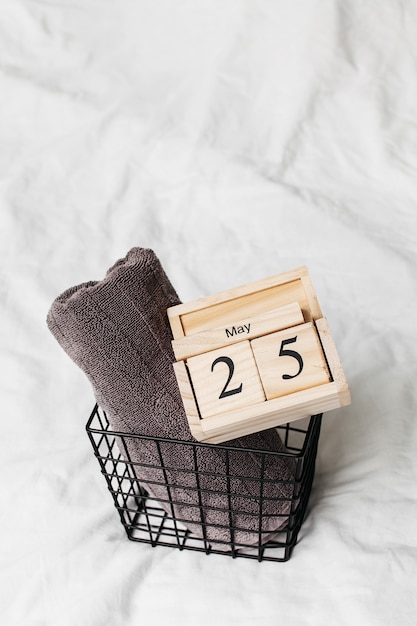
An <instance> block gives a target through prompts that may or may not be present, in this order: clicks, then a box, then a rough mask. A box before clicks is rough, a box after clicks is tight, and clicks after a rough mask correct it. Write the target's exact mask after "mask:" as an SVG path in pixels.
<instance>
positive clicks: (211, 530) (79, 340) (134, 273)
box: [47, 248, 295, 549]
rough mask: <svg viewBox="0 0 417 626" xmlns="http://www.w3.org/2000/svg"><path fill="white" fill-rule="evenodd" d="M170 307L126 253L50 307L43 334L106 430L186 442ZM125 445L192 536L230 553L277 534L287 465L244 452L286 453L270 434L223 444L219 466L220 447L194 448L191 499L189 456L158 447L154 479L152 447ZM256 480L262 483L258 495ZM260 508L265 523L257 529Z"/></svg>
mask: <svg viewBox="0 0 417 626" xmlns="http://www.w3.org/2000/svg"><path fill="white" fill-rule="evenodd" d="M179 303H180V300H179V298H178V296H177V294H176V292H175V290H174V288H173V286H172V285H171V283H170V281H169V279H168V277H167V276H166V274H165V272H164V270H163V268H162V266H161V264H160V262H159V260H158V258H157V257H156V255H155V253H154V252H153V251H152V250H148V249H143V248H133V249H132V250H130V252H128V254H127V255H126V257H125V258H123V259H120V260H119V261H117V262H116V263H115V264H114V265H113V266H112V267H111V268H110V269H109V270H108V272H107V274H106V276H105V278H104V279H103V280H101V281H96V282H86V283H83V284H81V285H78V286H76V287H72V288H70V289H68V290H67V291H65V292H64V293H63V294H62V295H60V296H59V297H58V298H57V299H56V300H55V301H54V302H53V304H52V306H51V308H50V310H49V312H48V316H47V323H48V327H49V329H50V330H51V332H52V333H53V335H54V336H55V338H56V339H57V341H58V342H59V344H60V345H61V346H62V348H63V349H64V350H65V352H67V354H68V355H69V356H70V357H71V359H72V360H73V361H74V362H75V363H76V364H77V365H78V366H79V367H80V368H81V369H82V370H83V371H84V373H85V374H86V375H87V377H88V378H89V380H90V382H91V384H92V387H93V392H94V395H95V398H96V400H97V403H98V404H99V405H100V406H101V407H102V408H103V409H104V410H105V411H106V413H107V416H108V418H109V421H110V425H111V428H112V429H113V430H116V431H119V432H120V431H122V432H126V433H130V434H132V433H138V434H140V435H145V436H150V437H154V438H156V437H166V438H169V439H176V440H181V441H184V442H188V441H194V439H193V437H192V435H191V433H190V430H189V427H188V422H187V418H186V416H185V413H184V408H183V404H182V401H181V397H180V394H179V390H178V386H177V382H176V378H175V375H174V372H173V368H172V364H173V362H174V360H175V359H174V355H173V352H172V347H171V339H172V336H171V331H170V327H169V323H168V318H167V315H166V310H167V308H168V307H170V306H173V305H175V304H179ZM125 441H126V444H125V445H126V447H127V448H128V449H127V450H123V449H122V450H121V451H122V453H124V455H125V456H128V457H129V458H130V460H131V461H132V462H133V463H139V464H140V465H137V466H134V468H135V471H136V474H137V478H138V479H139V480H140V481H141V482H142V484H143V483H145V484H146V487H147V490H148V491H149V493H150V494H151V495H152V496H153V497H154V498H155V499H157V500H159V501H160V503H161V505H162V507H163V508H164V509H165V510H166V511H167V513H168V514H172V512H173V513H174V515H175V517H176V518H177V519H179V520H183V523H184V524H185V525H186V527H187V528H188V529H189V530H190V531H191V532H192V533H194V534H195V535H196V536H198V537H205V538H206V539H207V540H208V541H209V542H210V543H212V544H215V543H216V542H218V545H222V544H223V545H224V546H225V549H226V548H227V546H228V545H229V544H230V542H233V543H234V544H236V546H237V547H238V545H239V544H247V545H251V544H256V543H257V542H258V540H259V538H261V541H262V542H264V541H266V540H267V539H268V538H269V537H270V535H271V533H273V532H276V531H277V530H279V529H281V528H282V527H283V526H285V524H286V522H287V520H288V514H289V512H290V506H291V502H290V500H289V498H291V496H292V488H293V487H292V485H291V484H290V481H292V480H293V479H294V467H295V462H294V460H293V459H291V458H287V457H285V456H283V457H277V456H273V455H265V457H264V458H265V462H264V464H262V463H260V461H259V457H258V456H257V455H256V454H252V453H250V452H248V451H247V450H246V448H252V449H256V450H258V449H259V450H267V451H276V452H286V448H285V447H284V445H283V444H282V442H281V439H280V438H279V436H278V434H277V432H276V431H275V430H273V429H271V430H267V431H263V432H261V433H257V434H254V435H249V436H246V437H241V438H240V439H236V440H233V441H232V442H230V445H233V446H234V447H237V448H239V450H237V451H234V452H231V453H230V455H229V459H226V456H225V453H224V450H222V448H221V446H215V445H212V446H199V447H198V448H197V452H196V455H197V462H198V468H199V487H200V488H201V492H200V494H199V492H198V490H197V489H196V477H195V473H194V472H193V471H191V470H192V469H193V467H194V462H195V458H194V456H193V455H194V452H193V448H192V447H191V446H187V445H181V444H178V443H176V444H174V443H172V444H168V445H165V446H164V455H165V465H166V466H167V468H168V469H167V470H166V473H165V474H164V472H163V471H162V470H161V469H160V466H161V463H160V451H158V449H157V446H156V445H155V442H154V441H152V440H143V439H135V438H129V437H128V438H126V440H125ZM261 465H263V467H261ZM261 471H264V472H265V476H266V481H264V484H263V485H262V487H261V485H260V481H259V477H260V475H261ZM227 474H228V476H227ZM167 483H169V484H170V488H169V490H168V487H167ZM228 492H229V496H228V495H227V493H228ZM230 494H231V495H230ZM199 497H201V500H199ZM260 498H262V512H263V514H264V515H265V517H264V519H263V524H262V527H261V528H260V527H259V515H258V514H259V502H260ZM170 499H171V500H172V501H173V502H174V504H173V505H172V507H173V508H171V504H170V503H169V500H170ZM201 504H202V505H203V507H204V509H202V508H201ZM232 529H233V530H232Z"/></svg>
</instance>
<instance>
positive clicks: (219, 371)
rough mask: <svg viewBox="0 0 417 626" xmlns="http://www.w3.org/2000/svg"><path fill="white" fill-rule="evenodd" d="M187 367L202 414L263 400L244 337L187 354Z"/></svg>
mask: <svg viewBox="0 0 417 626" xmlns="http://www.w3.org/2000/svg"><path fill="white" fill-rule="evenodd" d="M187 367H188V371H189V373H190V377H191V381H192V385H193V388H194V394H195V398H196V401H197V405H198V408H199V411H200V415H201V417H202V418H207V417H210V416H213V415H218V414H220V413H226V412H227V411H231V410H233V409H239V408H243V407H246V406H249V405H253V404H258V403H259V402H264V400H265V395H264V392H263V389H262V384H261V381H260V379H259V374H258V369H257V367H256V363H255V359H254V357H253V353H252V349H251V346H250V343H249V341H247V340H246V341H241V342H239V343H237V344H234V345H230V346H225V347H223V348H219V349H217V350H211V351H210V352H204V353H203V354H199V355H197V356H193V357H190V358H189V359H187Z"/></svg>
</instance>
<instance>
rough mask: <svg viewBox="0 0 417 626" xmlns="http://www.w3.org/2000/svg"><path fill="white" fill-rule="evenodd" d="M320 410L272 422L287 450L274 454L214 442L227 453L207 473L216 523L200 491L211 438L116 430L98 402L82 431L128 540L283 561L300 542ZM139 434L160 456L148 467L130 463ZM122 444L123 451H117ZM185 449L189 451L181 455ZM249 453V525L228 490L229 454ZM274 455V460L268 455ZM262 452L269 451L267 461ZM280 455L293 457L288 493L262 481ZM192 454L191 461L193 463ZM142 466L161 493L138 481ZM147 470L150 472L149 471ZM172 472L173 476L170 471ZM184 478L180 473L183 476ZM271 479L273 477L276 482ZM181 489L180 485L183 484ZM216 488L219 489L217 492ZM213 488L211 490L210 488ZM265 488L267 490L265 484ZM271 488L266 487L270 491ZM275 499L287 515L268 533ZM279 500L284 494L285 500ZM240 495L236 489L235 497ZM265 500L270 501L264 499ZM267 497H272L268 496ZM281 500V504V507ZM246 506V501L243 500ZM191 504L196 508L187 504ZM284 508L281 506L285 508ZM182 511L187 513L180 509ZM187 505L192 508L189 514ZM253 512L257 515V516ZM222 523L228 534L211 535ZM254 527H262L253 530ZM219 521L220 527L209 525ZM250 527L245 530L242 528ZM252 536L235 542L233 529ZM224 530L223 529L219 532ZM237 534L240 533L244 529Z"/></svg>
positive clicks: (232, 476)
mask: <svg viewBox="0 0 417 626" xmlns="http://www.w3.org/2000/svg"><path fill="white" fill-rule="evenodd" d="M321 419H322V415H321V414H319V415H314V416H312V417H310V418H307V419H306V420H298V421H296V422H292V423H289V424H285V425H283V426H279V427H278V428H277V430H278V432H279V434H280V437H281V440H282V442H283V443H284V444H285V446H286V449H287V451H286V452H271V451H267V450H254V449H243V450H242V448H239V450H237V449H236V448H235V447H233V446H228V445H225V444H219V445H217V446H216V448H217V449H218V450H221V455H222V456H223V455H224V463H221V464H220V465H221V467H219V470H218V472H213V471H211V472H210V480H212V482H213V483H214V484H217V485H220V487H218V489H219V494H218V495H219V496H221V497H220V499H219V501H220V502H222V503H223V504H222V505H221V506H220V507H219V506H217V507H216V511H215V513H216V515H217V517H216V520H217V521H213V508H214V507H213V506H210V505H206V504H205V496H206V495H207V494H206V493H205V492H206V491H208V489H207V488H206V487H204V484H206V482H207V481H206V480H205V479H207V471H206V470H205V469H204V468H202V467H200V466H199V458H200V457H199V455H200V453H201V451H202V449H203V448H208V447H210V446H212V444H204V443H197V442H184V441H177V440H172V439H165V438H155V437H145V436H142V435H140V434H131V433H124V432H116V431H113V430H111V428H110V424H109V421H108V419H107V416H106V413H105V412H104V411H103V410H102V409H101V408H100V407H99V406H98V405H96V406H95V407H94V409H93V411H92V413H91V415H90V418H89V420H88V422H87V426H86V429H87V433H88V436H89V438H90V441H91V444H92V446H93V449H94V454H95V456H96V457H97V459H98V462H99V464H100V468H101V472H102V474H103V476H104V477H105V479H106V482H107V487H108V489H109V491H110V493H111V495H112V498H113V502H114V506H115V507H116V509H117V511H118V513H119V516H120V520H121V523H122V525H123V527H124V529H125V531H126V534H127V536H128V538H129V539H131V540H132V541H137V542H142V543H147V544H150V545H151V546H168V547H173V548H178V549H179V550H194V551H199V552H204V553H205V554H222V555H228V556H232V557H234V558H237V557H242V558H249V559H256V560H258V561H288V559H289V558H290V556H291V553H292V550H293V548H294V546H295V544H296V543H297V537H298V533H299V530H300V528H301V525H302V523H303V520H304V518H305V514H306V510H307V504H308V500H309V497H310V492H311V487H312V483H313V478H314V470H315V462H316V455H317V446H318V441H319V436H320V427H321ZM132 440H136V441H135V444H138V443H144V444H146V445H153V446H155V450H156V458H157V459H158V462H157V463H155V464H154V465H152V467H151V468H150V467H149V463H146V462H145V461H144V462H141V461H137V460H135V461H132V460H131V459H130V455H129V453H128V450H129V442H130V443H131V442H132ZM168 446H169V449H170V450H172V446H180V447H181V448H180V449H181V455H180V456H183V457H184V466H183V467H175V468H172V467H170V460H169V459H168V456H167V454H166V451H167V449H168ZM120 450H123V451H124V452H125V453H124V454H122V453H121V452H120ZM185 452H186V453H185ZM236 452H238V453H239V455H242V454H248V455H251V459H252V460H253V459H254V458H255V459H256V462H257V465H258V467H259V468H260V473H259V476H257V477H256V478H254V477H253V475H251V476H239V479H240V480H248V481H251V484H252V485H255V486H256V490H255V495H253V494H252V496H251V498H250V507H251V508H250V509H248V508H245V516H244V517H243V519H250V521H251V523H250V533H249V529H245V528H242V522H240V526H239V527H238V526H237V525H236V522H235V521H234V520H235V519H236V507H237V506H238V505H237V504H236V492H234V491H233V485H232V483H233V481H234V480H235V479H236V475H235V474H233V473H232V472H231V471H230V469H229V468H230V466H231V462H232V459H233V454H235V453H236ZM271 456H272V457H273V459H271ZM267 457H269V458H268V459H267ZM283 457H285V459H286V462H288V460H289V459H292V461H291V462H292V463H293V473H292V479H291V480H288V479H287V480H285V481H283V482H285V494H286V495H285V497H283V496H282V490H281V492H280V495H277V496H272V497H271V496H270V495H269V496H267V495H266V490H265V484H266V483H267V482H268V481H269V482H271V480H270V478H268V475H267V474H266V473H265V471H264V468H265V466H266V460H268V462H269V463H270V462H271V460H272V461H276V462H279V461H280V460H281V462H282V460H283ZM190 459H191V461H192V462H191V463H190ZM144 468H146V469H147V470H149V469H151V470H152V471H154V473H155V475H157V476H158V477H159V478H158V480H157V481H156V480H155V481H154V483H155V484H156V482H158V484H159V485H161V484H162V483H163V484H164V488H165V493H166V497H164V498H163V499H161V498H158V500H156V498H155V497H154V496H152V495H151V493H152V480H151V481H149V479H147V480H146V482H144V481H143V479H141V478H140V476H141V473H142V470H143V469H144ZM148 475H149V472H148ZM173 475H175V477H176V478H175V481H173V479H172V476H173ZM179 476H180V477H181V476H183V477H187V479H186V480H185V479H184V481H185V482H186V488H185V482H184V488H183V489H181V488H179V484H178V480H179V479H178V477H179ZM190 476H192V479H193V484H194V487H193V489H194V495H195V500H194V504H193V505H190V503H189V502H187V505H186V506H185V507H183V509H182V511H183V513H182V515H180V516H178V514H177V513H176V511H177V510H178V505H181V504H182V503H181V497H182V496H181V494H182V493H185V491H186V490H187V491H189V489H190ZM180 481H181V479H180ZM275 482H276V481H275ZM180 487H181V485H180ZM220 490H221V493H220ZM211 491H212V490H211ZM269 492H270V490H269ZM269 492H268V493H269ZM274 499H275V500H276V504H277V507H278V505H279V510H283V509H285V510H286V511H287V513H286V514H285V516H284V515H282V524H281V525H280V529H279V531H278V532H275V533H274V534H273V535H272V536H271V537H270V536H269V535H268V537H267V538H266V535H265V533H264V532H263V529H264V527H265V524H267V517H268V515H270V514H268V513H267V512H266V510H267V509H268V510H269V511H270V510H271V505H273V504H274ZM283 500H285V501H284V502H283ZM241 501H242V496H241V495H239V502H241ZM267 501H268V507H267V506H266V502H267ZM271 501H272V502H271ZM283 505H285V506H283ZM242 506H243V505H242ZM191 507H194V510H193V509H192V508H191ZM285 507H286V508H285ZM184 511H185V513H184ZM187 511H193V514H192V515H190V518H189V519H188V517H187V513H186V512H187ZM196 511H197V513H198V517H199V520H200V527H201V528H202V529H203V531H202V533H200V535H201V536H197V535H196V534H194V533H193V532H191V531H190V530H189V527H190V526H191V527H192V522H195V517H196ZM219 514H221V515H223V520H227V522H226V523H225V522H223V526H224V528H223V529H222V528H220V529H219V528H218V527H219V522H218V517H219ZM254 517H255V519H254ZM226 526H227V533H226V535H227V539H223V540H216V541H210V540H209V539H208V537H209V536H210V531H213V529H214V530H225V529H226ZM254 526H255V528H258V529H259V530H258V531H257V532H254ZM214 527H217V528H214ZM245 530H247V531H248V532H247V533H246V534H245V533H244V531H245ZM242 532H243V534H244V536H249V535H250V536H251V540H250V541H247V542H245V541H242V540H240V541H237V540H236V539H235V537H236V536H237V535H238V533H242ZM223 536H224V532H223ZM241 536H242V535H241Z"/></svg>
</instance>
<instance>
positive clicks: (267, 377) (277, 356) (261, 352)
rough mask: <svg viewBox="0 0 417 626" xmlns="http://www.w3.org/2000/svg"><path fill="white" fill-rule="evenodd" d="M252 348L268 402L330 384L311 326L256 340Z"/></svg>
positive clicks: (317, 341) (297, 327) (299, 327)
mask: <svg viewBox="0 0 417 626" xmlns="http://www.w3.org/2000/svg"><path fill="white" fill-rule="evenodd" d="M251 345H252V350H253V354H254V356H255V360H256V364H257V366H258V370H259V375H260V377H261V381H262V385H263V388H264V391H265V395H266V398H267V400H271V399H272V398H278V397H280V396H284V395H287V394H290V393H294V392H295V391H301V390H302V389H309V388H310V387H316V386H318V385H324V384H325V383H328V382H330V380H331V377H330V374H329V371H328V368H327V364H326V359H325V357H324V355H323V351H322V348H321V344H320V340H319V338H318V335H317V332H316V329H315V327H314V325H313V324H312V323H311V322H309V323H307V324H301V325H300V326H294V327H293V328H288V329H286V330H282V331H279V332H276V333H271V334H269V335H264V336H263V337H260V338H259V339H253V340H252V341H251Z"/></svg>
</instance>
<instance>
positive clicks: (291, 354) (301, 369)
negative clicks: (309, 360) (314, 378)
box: [279, 336, 304, 380]
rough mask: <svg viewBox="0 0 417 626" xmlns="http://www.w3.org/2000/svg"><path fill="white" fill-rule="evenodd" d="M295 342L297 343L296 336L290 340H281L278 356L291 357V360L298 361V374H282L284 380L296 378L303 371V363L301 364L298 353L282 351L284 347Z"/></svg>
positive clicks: (301, 359) (300, 357)
mask: <svg viewBox="0 0 417 626" xmlns="http://www.w3.org/2000/svg"><path fill="white" fill-rule="evenodd" d="M295 341H297V336H295V337H291V338H290V339H283V340H282V342H281V348H280V350H279V356H291V357H292V358H293V359H296V360H297V361H298V366H299V367H298V372H297V373H296V374H292V375H291V374H283V375H282V378H283V379H284V380H290V379H291V378H295V377H296V376H298V375H299V374H301V372H302V371H303V367H304V363H303V358H302V356H301V354H298V352H295V350H284V347H285V346H286V345H288V344H289V343H294V342H295Z"/></svg>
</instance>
